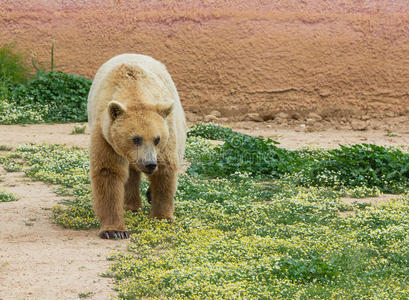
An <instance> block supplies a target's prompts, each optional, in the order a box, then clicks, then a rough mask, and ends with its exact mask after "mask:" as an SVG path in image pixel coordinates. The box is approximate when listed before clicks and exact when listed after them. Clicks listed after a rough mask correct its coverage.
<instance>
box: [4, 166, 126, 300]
mask: <svg viewBox="0 0 409 300" xmlns="http://www.w3.org/2000/svg"><path fill="white" fill-rule="evenodd" d="M0 175H1V179H2V181H1V182H0V189H6V190H7V191H8V192H13V193H15V194H17V195H18V197H19V200H18V201H15V202H8V203H0V206H1V208H2V214H1V215H2V216H1V218H0V228H1V231H0V241H1V242H0V282H1V284H0V299H2V300H6V299H7V300H9V299H18V300H20V299H78V298H79V296H78V295H79V293H87V292H92V293H93V294H92V296H90V297H89V298H88V299H109V296H110V295H111V294H113V293H114V292H113V291H112V290H111V288H112V282H111V279H108V278H103V277H101V276H99V274H101V273H103V272H106V271H107V270H108V266H109V261H107V260H106V258H107V256H108V255H109V254H110V253H112V251H115V250H124V249H125V248H126V246H125V245H126V241H106V240H101V239H100V238H99V237H97V235H96V231H74V230H68V229H64V228H62V227H60V226H57V225H56V224H53V221H52V219H51V212H50V210H49V208H51V207H53V206H54V205H56V204H57V203H58V202H59V201H60V200H61V199H62V198H60V197H58V196H57V195H56V194H55V193H53V192H52V187H50V186H47V185H45V184H43V183H41V182H33V181H31V180H29V179H28V178H27V177H25V176H24V174H23V173H20V172H18V173H7V172H6V171H4V169H2V168H0Z"/></svg>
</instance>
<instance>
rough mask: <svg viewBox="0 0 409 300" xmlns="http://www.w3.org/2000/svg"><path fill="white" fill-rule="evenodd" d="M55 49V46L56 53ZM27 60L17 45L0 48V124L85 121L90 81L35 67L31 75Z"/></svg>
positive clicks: (52, 65) (52, 66)
mask: <svg viewBox="0 0 409 300" xmlns="http://www.w3.org/2000/svg"><path fill="white" fill-rule="evenodd" d="M53 48H54V46H52V51H53ZM25 61H26V60H25V57H24V56H23V55H22V54H19V53H18V52H16V50H15V48H14V46H10V45H4V46H2V47H1V48H0V68H1V69H0V72H1V74H0V79H1V85H0V124H16V123H40V122H84V121H86V120H87V111H86V106H87V95H88V91H89V88H90V86H91V80H89V79H87V78H84V77H81V76H77V75H74V74H65V73H62V72H59V71H54V70H53V69H54V61H53V54H52V56H51V71H50V72H46V71H43V70H41V69H40V68H38V67H36V64H35V63H34V61H33V66H35V67H36V69H37V72H36V73H35V75H33V76H31V75H30V74H29V68H28V67H27V65H26V62H25Z"/></svg>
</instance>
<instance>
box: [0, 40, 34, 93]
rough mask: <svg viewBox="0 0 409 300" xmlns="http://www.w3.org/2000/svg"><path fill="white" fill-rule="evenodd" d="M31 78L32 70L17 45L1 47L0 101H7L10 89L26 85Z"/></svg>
mask: <svg viewBox="0 0 409 300" xmlns="http://www.w3.org/2000/svg"><path fill="white" fill-rule="evenodd" d="M29 78H30V68H29V67H28V65H27V59H26V56H25V54H24V53H23V52H22V51H19V50H17V49H16V45H15V44H4V45H3V46H1V47H0V96H1V97H0V100H5V98H7V96H8V91H9V89H10V88H11V87H12V86H13V85H16V84H24V83H25V82H27V80H28V79H29Z"/></svg>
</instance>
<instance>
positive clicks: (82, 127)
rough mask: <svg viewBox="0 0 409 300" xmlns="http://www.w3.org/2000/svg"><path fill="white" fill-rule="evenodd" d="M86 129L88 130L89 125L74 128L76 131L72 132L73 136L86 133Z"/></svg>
mask: <svg viewBox="0 0 409 300" xmlns="http://www.w3.org/2000/svg"><path fill="white" fill-rule="evenodd" d="M85 129H87V125H78V126H74V129H73V130H72V131H71V134H83V133H85Z"/></svg>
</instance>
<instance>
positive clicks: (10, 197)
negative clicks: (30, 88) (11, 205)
mask: <svg viewBox="0 0 409 300" xmlns="http://www.w3.org/2000/svg"><path fill="white" fill-rule="evenodd" d="M17 200H18V198H17V196H16V195H15V194H13V193H9V192H6V191H4V190H0V203H1V202H11V201H17Z"/></svg>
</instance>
